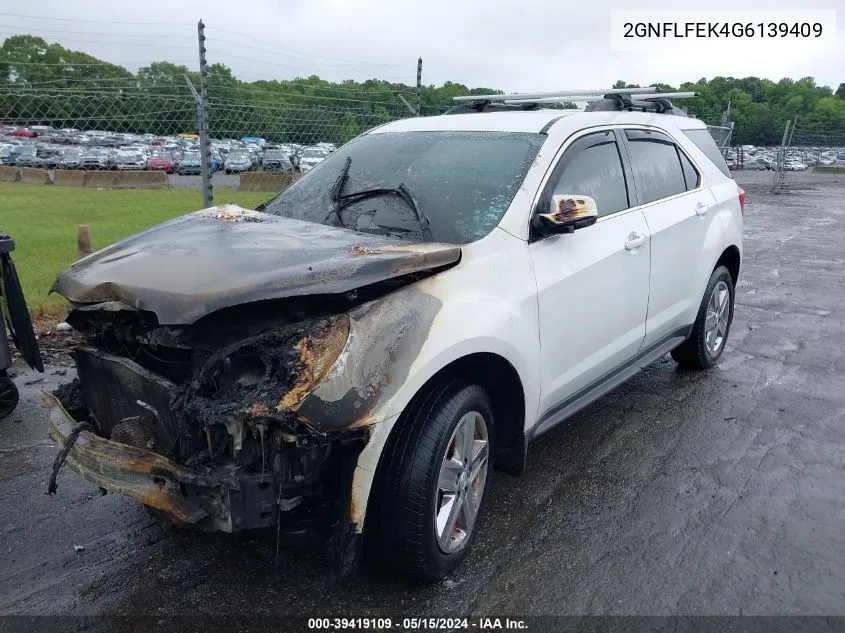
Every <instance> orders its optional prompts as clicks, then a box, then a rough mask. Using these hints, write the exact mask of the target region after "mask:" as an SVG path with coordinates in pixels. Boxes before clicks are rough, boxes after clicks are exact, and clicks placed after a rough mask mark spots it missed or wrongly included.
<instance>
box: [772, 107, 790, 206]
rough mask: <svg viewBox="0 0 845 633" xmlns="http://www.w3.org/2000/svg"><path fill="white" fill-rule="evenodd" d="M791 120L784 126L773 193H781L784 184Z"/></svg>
mask: <svg viewBox="0 0 845 633" xmlns="http://www.w3.org/2000/svg"><path fill="white" fill-rule="evenodd" d="M790 122H791V121H790V120H787V122H786V127H784V128H783V139H782V140H781V142H780V149H779V150H778V156H777V164H776V165H775V180H774V182H773V183H772V193H780V188H781V185H782V184H783V164H784V162H785V161H786V142H787V138H788V134H789V124H790Z"/></svg>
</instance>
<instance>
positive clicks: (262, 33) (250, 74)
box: [0, 0, 845, 92]
mask: <svg viewBox="0 0 845 633" xmlns="http://www.w3.org/2000/svg"><path fill="white" fill-rule="evenodd" d="M840 4H841V0H807V1H806V2H803V3H801V5H802V8H803V9H828V10H830V9H836V8H837V5H840ZM795 5H796V3H795V2H794V0H791V1H789V0H787V1H781V0H766V1H759V0H746V2H745V3H743V4H738V3H737V2H722V1H721V0H713V1H711V2H709V3H708V5H707V6H708V8H709V9H710V10H712V11H713V14H712V15H713V16H715V18H716V19H718V18H719V16H720V15H727V14H724V13H723V12H724V11H726V10H728V9H744V10H747V11H748V10H750V11H756V10H762V9H769V10H772V9H792V8H795ZM677 6H678V4H677V3H676V2H672V1H667V0H651V1H646V2H638V3H636V4H631V3H629V2H626V3H622V2H619V0H616V1H615V2H612V1H608V0H589V1H588V2H577V1H574V0H563V1H561V0H555V1H552V0H546V1H539V0H425V1H424V2H419V1H414V2H411V1H410V0H240V1H233V0H201V1H198V0H178V1H174V0H144V1H143V2H126V1H125V0H120V1H109V0H74V1H73V2H67V0H33V1H31V2H27V3H15V4H14V6H13V5H12V3H10V2H4V3H0V40H2V39H5V37H7V36H9V35H12V34H18V33H29V34H34V35H40V36H41V37H43V38H44V39H46V40H48V41H51V42H53V41H55V42H58V43H60V44H62V45H63V46H65V47H67V48H71V49H73V50H82V51H85V52H87V53H90V54H92V55H95V56H96V57H99V58H101V59H104V60H107V61H110V62H114V63H118V64H121V65H123V66H126V67H127V68H129V69H130V70H133V71H134V70H136V69H137V68H138V67H140V66H143V65H146V64H148V63H149V62H151V61H158V60H162V59H166V60H168V61H173V62H176V63H184V64H186V65H188V66H189V67H192V68H194V67H196V65H197V44H196V23H197V20H198V19H199V18H202V19H203V21H204V22H205V24H206V37H207V42H206V46H207V49H208V60H209V63H214V62H222V63H224V64H226V65H227V66H229V67H230V68H231V69H232V70H233V72H234V74H235V75H236V76H238V77H239V78H240V79H243V80H247V81H252V80H258V79H293V78H296V77H306V76H309V75H312V74H315V75H319V76H320V77H322V78H324V79H329V80H333V81H338V80H342V79H355V80H359V81H360V80H364V79H369V78H379V79H386V80H390V81H402V82H404V83H406V84H414V83H415V82H416V62H417V58H418V57H422V58H423V84H425V85H432V84H434V85H440V84H442V83H443V82H445V81H453V82H458V83H463V84H466V85H468V86H471V87H476V86H484V87H488V88H494V89H500V90H505V91H506V92H536V91H551V90H565V89H592V88H603V87H608V86H610V85H612V84H613V83H614V82H615V81H616V80H618V79H624V80H625V81H627V82H631V83H637V84H642V85H646V84H649V83H653V82H661V83H668V84H673V85H677V84H679V83H681V82H683V81H695V80H697V79H700V78H702V77H707V78H710V77H713V76H715V75H723V76H733V77H745V76H750V75H753V76H757V77H762V78H768V79H772V80H775V81H776V80H778V79H781V78H782V77H792V78H794V79H798V78H801V77H805V76H813V77H815V79H816V82H817V83H819V84H822V85H829V86H831V87H832V88H833V89H834V90H835V89H836V87H837V86H838V85H839V84H840V83H841V82H845V70H843V69H845V63H843V60H845V10H840V11H839V15H838V16H837V17H838V18H839V22H838V26H837V33H836V35H837V38H836V44H835V49H828V50H824V51H822V50H816V49H814V48H813V46H811V45H810V46H805V47H804V48H800V47H790V46H780V47H778V48H776V49H772V48H771V47H769V48H766V47H763V46H760V45H757V44H754V43H749V44H747V45H743V48H742V49H741V50H739V51H737V50H736V49H728V48H727V47H722V46H719V45H718V44H713V45H710V44H709V43H708V46H707V47H706V48H705V49H704V50H702V51H699V52H697V53H695V54H690V53H688V52H687V53H684V52H683V51H678V50H665V51H659V52H648V53H644V52H630V51H628V52H613V51H612V50H611V46H610V28H611V10H613V9H626V10H631V9H637V10H645V9H651V10H653V9H674V8H677Z"/></svg>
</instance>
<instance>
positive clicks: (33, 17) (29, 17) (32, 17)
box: [0, 13, 195, 27]
mask: <svg viewBox="0 0 845 633" xmlns="http://www.w3.org/2000/svg"><path fill="white" fill-rule="evenodd" d="M0 15H2V16H5V17H10V18H25V19H27V20H49V21H51V22H85V23H89V24H131V25H132V26H188V27H193V26H195V25H193V24H188V23H179V22H118V21H116V20H85V19H82V18H64V17H63V18H54V17H49V16H44V15H22V14H20V13H0Z"/></svg>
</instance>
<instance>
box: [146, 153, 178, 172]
mask: <svg viewBox="0 0 845 633" xmlns="http://www.w3.org/2000/svg"><path fill="white" fill-rule="evenodd" d="M147 169H148V170H149V171H163V172H164V173H166V174H172V173H175V172H176V158H175V157H174V155H173V154H172V153H170V152H156V153H154V154H153V155H152V156H150V159H149V160H148V161H147Z"/></svg>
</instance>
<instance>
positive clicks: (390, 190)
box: [338, 159, 432, 239]
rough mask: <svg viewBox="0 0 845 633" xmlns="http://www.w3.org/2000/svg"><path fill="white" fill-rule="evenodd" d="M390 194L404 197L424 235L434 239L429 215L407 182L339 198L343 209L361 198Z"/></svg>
mask: <svg viewBox="0 0 845 633" xmlns="http://www.w3.org/2000/svg"><path fill="white" fill-rule="evenodd" d="M347 160H349V159H347ZM388 194H393V195H397V196H399V197H400V198H402V200H404V201H405V202H406V204H407V205H408V206H409V207H411V210H412V211H413V212H414V216H415V217H416V218H417V223H418V224H419V225H420V229H422V233H423V237H425V235H426V234H428V239H432V236H431V228H429V227H430V223H429V221H428V217H427V216H426V215H425V213H423V210H422V209H421V208H420V205H419V204H417V201H416V199H414V195H413V194H412V193H411V190H410V189H408V187H407V186H406V185H405V183H401V184H400V185H399V186H398V187H378V188H376V189H365V190H364V191H356V192H355V193H349V194H346V195H345V196H338V200H339V202H340V208H341V209H342V208H343V207H346V206H348V205H350V204H354V203H356V202H360V201H361V200H365V199H366V198H373V197H375V196H383V195H388Z"/></svg>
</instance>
